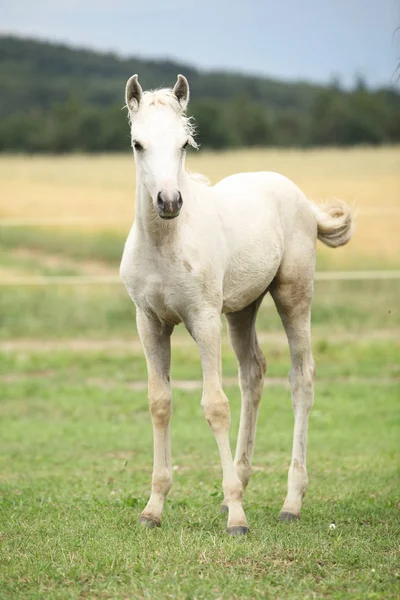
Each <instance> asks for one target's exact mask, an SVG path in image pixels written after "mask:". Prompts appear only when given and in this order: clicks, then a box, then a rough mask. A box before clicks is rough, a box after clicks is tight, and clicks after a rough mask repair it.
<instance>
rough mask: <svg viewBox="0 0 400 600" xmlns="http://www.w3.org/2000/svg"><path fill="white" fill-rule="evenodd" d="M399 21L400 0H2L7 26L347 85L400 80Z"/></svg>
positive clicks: (125, 50)
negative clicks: (398, 70)
mask: <svg viewBox="0 0 400 600" xmlns="http://www.w3.org/2000/svg"><path fill="white" fill-rule="evenodd" d="M399 26H400V1H399V0H264V1H263V0H241V1H238V0H230V1H228V0H195V1H194V0H186V1H183V0H165V1H163V0H142V1H141V2H139V1H137V0H47V1H46V0H0V31H2V32H4V33H15V34H18V35H23V36H30V37H39V38H42V39H48V40H56V41H62V42H67V43H68V44H72V45H75V46H76V45H78V46H85V47H89V48H96V49H100V50H113V51H116V52H118V53H120V54H123V55H141V56H143V57H163V58H165V57H168V58H173V59H177V60H179V61H182V62H185V63H187V64H192V65H194V66H197V67H201V68H205V69H218V68H227V69H230V70H237V71H242V72H252V73H258V74H262V75H267V76H268V75H269V76H273V77H280V78H286V79H309V80H313V81H320V82H326V81H328V80H330V79H331V78H332V76H339V77H340V79H341V80H342V82H343V83H344V84H347V85H348V84H351V83H352V82H353V81H354V77H355V75H356V74H357V73H359V74H362V75H363V76H364V77H365V78H366V79H367V81H368V82H369V83H370V84H372V85H381V84H383V85H388V84H394V83H396V75H395V74H394V73H395V70H396V66H397V65H398V63H399V60H400V29H399V30H398V31H397V32H396V28H398V27H399ZM397 84H399V79H398V77H397Z"/></svg>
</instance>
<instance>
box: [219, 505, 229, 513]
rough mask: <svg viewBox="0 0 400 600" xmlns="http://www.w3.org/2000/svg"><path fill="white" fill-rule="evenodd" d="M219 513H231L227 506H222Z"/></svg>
mask: <svg viewBox="0 0 400 600" xmlns="http://www.w3.org/2000/svg"><path fill="white" fill-rule="evenodd" d="M219 512H220V513H227V512H229V508H228V507H227V505H226V504H221V506H220V507H219Z"/></svg>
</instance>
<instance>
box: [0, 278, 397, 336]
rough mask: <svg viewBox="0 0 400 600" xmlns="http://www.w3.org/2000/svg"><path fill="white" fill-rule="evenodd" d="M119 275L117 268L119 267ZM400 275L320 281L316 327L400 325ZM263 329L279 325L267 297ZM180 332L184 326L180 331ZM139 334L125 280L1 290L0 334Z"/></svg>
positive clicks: (335, 329) (327, 330)
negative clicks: (136, 330) (114, 283)
mask: <svg viewBox="0 0 400 600" xmlns="http://www.w3.org/2000/svg"><path fill="white" fill-rule="evenodd" d="M116 274H117V272H116ZM399 295H400V280H397V281H396V280H394V281H356V282H353V281H332V282H324V281H320V282H316V284H315V294H314V303H313V313H312V321H313V327H314V328H315V329H318V330H319V331H321V332H323V333H325V334H326V335H327V336H328V337H329V336H330V335H332V333H334V332H347V331H349V330H352V331H355V332H366V331H369V330H373V329H388V330H393V329H395V328H399V327H400V304H399V301H398V299H399ZM258 328H259V329H260V330H266V331H268V330H280V329H281V324H280V321H279V317H278V315H277V312H276V309H275V307H274V305H273V302H272V300H271V299H270V298H269V297H267V298H266V299H265V300H264V302H263V305H262V308H261V310H260V313H259V317H258ZM178 331H179V330H178ZM134 333H135V309H134V305H133V303H132V302H131V300H130V299H129V296H128V294H127V292H126V290H125V289H124V288H123V286H122V284H121V286H119V285H95V286H88V285H85V284H78V285H74V286H62V285H60V286H58V285H54V286H37V287H35V286H26V287H24V286H9V287H8V286H5V287H2V288H1V295H0V337H1V338H3V339H4V338H6V339H7V338H13V337H33V338H36V337H40V338H60V337H61V338H63V337H64V338H65V337H78V336H81V337H92V338H96V337H97V338H102V337H109V336H112V337H115V336H120V337H125V338H129V337H131V336H132V335H134Z"/></svg>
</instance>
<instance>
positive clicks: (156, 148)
mask: <svg viewBox="0 0 400 600" xmlns="http://www.w3.org/2000/svg"><path fill="white" fill-rule="evenodd" d="M125 99H126V105H127V107H128V110H129V118H130V122H131V138H132V147H133V152H134V156H135V161H136V166H137V170H138V175H139V174H140V178H141V181H142V183H143V184H144V186H145V187H146V188H147V191H148V192H149V195H150V197H151V199H152V201H153V204H154V207H155V209H156V211H157V213H158V214H159V216H160V217H161V218H162V219H174V218H175V217H177V216H178V215H179V212H180V210H181V207H182V204H183V198H182V194H181V191H180V185H179V182H180V179H181V178H180V175H181V173H182V170H183V166H184V159H185V151H186V148H187V146H188V145H189V144H190V145H191V146H194V147H196V142H195V141H194V139H193V132H194V131H193V130H194V126H193V125H192V123H191V121H190V119H189V118H188V117H186V115H185V110H186V107H187V105H188V102H189V84H188V82H187V79H186V78H185V77H183V76H182V75H178V80H177V82H176V84H175V86H174V88H173V89H163V90H156V91H154V92H143V90H142V88H141V86H140V83H139V81H138V77H137V75H133V76H132V77H131V78H130V79H129V80H128V82H127V84H126V91H125Z"/></svg>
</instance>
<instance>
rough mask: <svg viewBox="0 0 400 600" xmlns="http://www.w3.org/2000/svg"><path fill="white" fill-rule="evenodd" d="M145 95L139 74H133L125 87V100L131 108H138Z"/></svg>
mask: <svg viewBox="0 0 400 600" xmlns="http://www.w3.org/2000/svg"><path fill="white" fill-rule="evenodd" d="M142 96H143V90H142V86H141V85H140V83H139V81H138V76H137V75H132V77H131V78H130V79H128V81H127V83H126V88H125V102H126V105H127V107H128V108H129V109H130V110H137V109H138V108H139V104H140V101H141V99H142Z"/></svg>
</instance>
